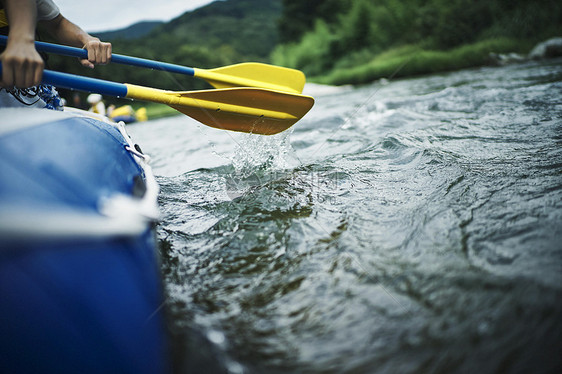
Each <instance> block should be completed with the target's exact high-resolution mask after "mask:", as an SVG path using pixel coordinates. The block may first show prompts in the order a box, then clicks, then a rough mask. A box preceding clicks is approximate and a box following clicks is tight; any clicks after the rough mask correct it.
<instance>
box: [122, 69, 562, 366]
mask: <svg viewBox="0 0 562 374" xmlns="http://www.w3.org/2000/svg"><path fill="white" fill-rule="evenodd" d="M311 89H312V91H313V92H314V96H315V98H316V105H315V106H314V108H313V110H312V111H311V112H310V113H309V114H308V115H307V116H306V117H305V118H304V119H303V120H301V121H300V122H299V123H297V124H296V125H295V126H294V127H293V129H292V130H291V131H288V132H286V133H283V134H280V135H276V136H273V137H264V136H254V135H247V134H237V133H230V132H224V131H220V130H215V129H211V128H206V127H204V126H202V125H198V123H197V122H195V121H193V120H191V119H190V118H188V117H185V116H178V117H173V118H167V119H162V120H157V121H150V122H147V123H142V124H137V125H133V126H130V127H129V131H130V133H131V135H132V137H133V139H134V140H136V141H137V142H139V143H140V144H141V146H142V147H143V151H144V152H145V153H148V154H150V155H151V156H152V157H153V160H152V165H153V168H154V171H155V174H157V176H158V180H159V183H160V185H161V188H162V191H161V196H160V204H161V209H162V221H161V223H160V225H159V226H158V228H157V232H158V238H159V242H160V247H161V249H160V250H161V255H162V272H163V276H164V287H165V290H166V293H167V295H168V299H167V302H166V306H167V309H168V310H169V314H170V317H171V318H170V322H169V324H170V330H171V333H172V337H173V341H174V351H175V356H176V360H177V361H176V365H177V369H178V371H180V372H182V371H185V372H187V371H191V372H230V373H243V372H244V373H245V372H248V373H475V372H478V373H531V372H532V373H550V372H560V371H559V370H561V367H562V355H561V352H562V318H561V317H562V61H561V60H550V61H547V62H542V63H536V62H530V63H525V64H518V65H511V66H507V67H501V68H481V69H473V70H465V71H460V72H454V73H447V74H441V75H433V76H428V77H422V78H415V79H406V80H397V81H391V82H377V83H375V84H373V85H369V86H363V87H360V88H348V87H339V88H322V87H312V88H308V90H311Z"/></svg>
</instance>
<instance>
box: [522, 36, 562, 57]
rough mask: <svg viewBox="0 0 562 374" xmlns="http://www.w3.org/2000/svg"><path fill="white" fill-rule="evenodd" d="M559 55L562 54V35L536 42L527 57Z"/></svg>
mask: <svg viewBox="0 0 562 374" xmlns="http://www.w3.org/2000/svg"><path fill="white" fill-rule="evenodd" d="M560 56H562V37H558V38H552V39H548V40H547V41H544V42H542V43H539V44H537V45H536V47H535V48H533V50H532V51H531V52H530V53H529V56H528V58H530V59H533V60H541V59H544V58H553V57H560Z"/></svg>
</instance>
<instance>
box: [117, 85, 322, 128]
mask: <svg viewBox="0 0 562 374" xmlns="http://www.w3.org/2000/svg"><path fill="white" fill-rule="evenodd" d="M126 86H127V97H129V98H132V99H139V100H145V101H152V102H159V103H163V104H167V105H169V106H171V107H172V108H174V109H176V110H178V111H180V112H181V113H183V114H186V115H188V116H190V117H192V118H194V119H196V120H197V121H199V122H201V123H203V124H204V125H207V126H210V127H214V128H217V129H223V130H231V131H240V132H247V133H253V134H261V135H273V134H277V133H280V132H282V131H285V130H287V129H288V128H289V127H291V126H292V125H294V124H295V123H296V122H297V121H298V120H300V119H301V118H302V117H303V116H304V115H305V114H306V113H308V111H309V110H310V109H311V108H312V106H313V105H314V99H313V98H312V97H310V96H305V95H298V94H291V93H287V92H279V91H272V90H265V89H260V88H224V89H217V90H203V91H187V92H173V91H163V90H157V89H154V88H147V87H142V86H135V85H131V84H127V85H126Z"/></svg>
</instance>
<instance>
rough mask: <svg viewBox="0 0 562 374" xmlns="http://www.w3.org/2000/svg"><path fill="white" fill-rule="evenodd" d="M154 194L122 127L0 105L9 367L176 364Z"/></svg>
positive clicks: (57, 369) (1, 281)
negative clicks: (159, 255)
mask: <svg viewBox="0 0 562 374" xmlns="http://www.w3.org/2000/svg"><path fill="white" fill-rule="evenodd" d="M157 196H158V185H157V183H156V181H155V179H154V176H153V175H152V172H151V170H150V167H149V166H148V163H147V157H146V156H145V155H143V154H142V152H141V151H140V149H139V148H138V147H135V144H134V143H132V141H131V139H130V138H129V136H128V135H127V133H126V131H125V128H124V125H122V124H121V125H118V124H115V123H112V122H110V121H109V120H105V119H104V118H103V117H99V118H92V117H88V116H87V115H86V114H85V113H80V112H70V113H69V112H56V111H50V110H46V109H28V108H21V109H20V108H17V109H16V108H14V109H9V108H5V109H3V108H0V372H2V373H135V374H140V373H167V372H169V371H170V367H171V365H170V361H169V346H168V337H167V333H166V323H165V318H164V308H163V307H162V306H163V302H164V300H163V295H162V287H161V281H160V275H159V266H158V265H159V264H158V258H157V252H156V243H155V237H154V234H153V231H152V229H151V225H152V223H153V222H154V221H155V220H156V219H157V217H158V207H157Z"/></svg>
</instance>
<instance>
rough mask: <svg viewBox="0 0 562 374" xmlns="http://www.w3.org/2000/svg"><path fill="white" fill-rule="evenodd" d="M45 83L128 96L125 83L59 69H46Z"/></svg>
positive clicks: (109, 94)
mask: <svg viewBox="0 0 562 374" xmlns="http://www.w3.org/2000/svg"><path fill="white" fill-rule="evenodd" d="M43 83H46V84H52V85H53V86H56V87H59V88H67V89H71V90H78V91H85V92H95V93H99V94H101V95H108V96H115V97H126V96H127V86H126V85H124V84H123V83H116V82H110V81H104V80H101V79H96V78H88V77H83V76H80V75H72V74H66V73H60V72H58V71H52V70H44V71H43Z"/></svg>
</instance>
